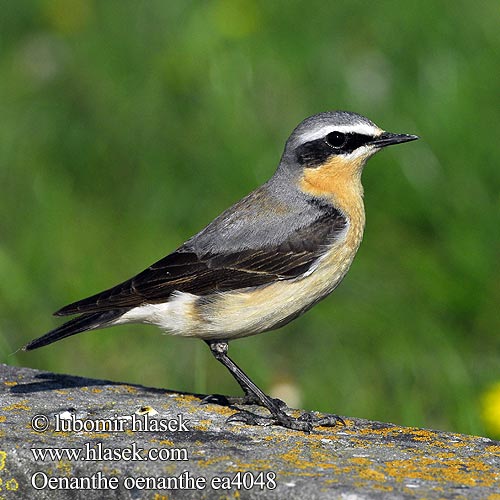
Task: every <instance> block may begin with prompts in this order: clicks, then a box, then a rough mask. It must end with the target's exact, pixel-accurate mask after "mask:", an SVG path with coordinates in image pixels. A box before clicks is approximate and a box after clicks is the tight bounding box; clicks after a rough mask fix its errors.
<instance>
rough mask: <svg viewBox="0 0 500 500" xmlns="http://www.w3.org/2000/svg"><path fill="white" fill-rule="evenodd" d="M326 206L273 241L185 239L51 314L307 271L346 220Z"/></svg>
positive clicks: (159, 299)
mask: <svg viewBox="0 0 500 500" xmlns="http://www.w3.org/2000/svg"><path fill="white" fill-rule="evenodd" d="M335 215H336V216H334V217H332V213H331V212H330V213H329V214H328V215H324V216H322V217H320V218H318V219H317V220H315V221H314V222H312V223H311V224H309V225H308V226H305V227H302V228H299V229H297V230H295V231H293V232H291V233H290V234H289V235H288V237H287V238H286V239H285V240H284V241H283V242H281V243H280V244H278V245H274V246H270V247H264V248H259V249H257V250H254V249H246V250H239V251H236V252H227V253H224V254H215V255H214V254H205V255H198V254H197V253H196V252H194V251H192V250H191V249H190V248H189V246H188V245H183V246H182V247H180V248H179V249H178V250H177V251H175V252H173V253H171V254H170V255H168V256H167V257H165V258H163V259H161V260H160V261H158V262H156V263H155V264H153V265H152V266H151V267H149V268H148V269H146V270H145V271H143V272H142V273H140V274H138V275H137V276H135V277H134V278H131V279H130V280H128V281H125V282H124V283H121V284H120V285H117V286H115V287H113V288H110V289H109V290H106V291H104V292H101V293H98V294H96V295H93V296H92V297H89V298H87V299H83V300H80V301H78V302H75V303H73V304H70V305H68V306H66V307H63V308H62V309H61V310H59V311H58V312H57V313H56V314H57V315H66V314H76V313H87V312H97V311H106V310H110V309H130V308H133V307H136V306H139V305H142V304H145V303H161V302H166V301H167V300H168V298H169V297H170V295H172V293H173V292H175V291H179V292H189V293H192V294H195V295H208V294H210V293H214V292H224V291H229V290H237V289H241V288H246V287H253V286H259V285H265V284H269V283H272V282H275V281H277V280H285V279H292V278H296V277H299V276H300V275H302V274H304V273H306V272H307V271H308V270H309V269H310V267H311V266H312V265H313V264H314V262H315V261H316V260H317V259H318V258H319V257H320V256H321V255H322V254H323V253H324V252H325V250H326V249H327V248H328V246H329V245H330V244H331V243H332V242H333V241H334V240H335V238H336V237H338V234H339V233H340V232H341V231H342V230H343V229H344V227H345V226H346V220H345V218H344V217H343V216H342V215H341V214H340V213H339V212H336V214H335Z"/></svg>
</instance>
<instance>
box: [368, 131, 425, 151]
mask: <svg viewBox="0 0 500 500" xmlns="http://www.w3.org/2000/svg"><path fill="white" fill-rule="evenodd" d="M417 139H420V137H419V136H418V135H410V134H393V133H392V132H383V133H382V134H380V135H379V136H378V137H377V138H376V139H374V140H373V141H370V143H369V144H371V145H373V146H376V147H377V148H385V147H386V146H391V145H392V144H401V143H402V142H409V141H416V140H417Z"/></svg>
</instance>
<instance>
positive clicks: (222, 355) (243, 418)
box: [206, 340, 342, 432]
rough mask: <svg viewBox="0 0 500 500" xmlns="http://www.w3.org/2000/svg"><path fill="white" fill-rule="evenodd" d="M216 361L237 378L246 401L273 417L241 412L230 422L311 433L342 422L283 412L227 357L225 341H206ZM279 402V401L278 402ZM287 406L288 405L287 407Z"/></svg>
mask: <svg viewBox="0 0 500 500" xmlns="http://www.w3.org/2000/svg"><path fill="white" fill-rule="evenodd" d="M206 342H207V344H208V346H209V347H210V350H211V351H212V354H213V355H214V357H215V359H216V360H217V361H219V362H220V363H222V364H223V365H224V366H225V367H226V368H227V369H228V370H229V372H230V373H231V375H232V376H233V377H234V378H235V380H236V381H237V382H238V384H239V385H240V386H241V388H242V389H243V391H244V392H245V399H250V400H251V401H256V402H257V404H260V405H261V406H264V407H265V408H267V409H268V410H269V412H270V413H271V417H263V416H260V415H257V414H255V413H251V412H249V411H239V412H238V413H235V414H234V415H231V416H230V417H229V418H228V420H227V421H228V422H237V421H238V422H244V423H247V424H251V425H272V424H276V425H281V426H283V427H286V428H288V429H294V430H300V431H305V432H310V431H311V430H312V428H313V426H314V425H329V426H333V425H335V424H336V423H337V422H338V421H340V422H342V419H340V417H337V416H336V415H329V416H327V417H324V418H318V417H315V416H314V415H312V414H311V413H305V414H304V415H302V416H301V417H299V418H294V417H291V416H289V415H287V414H286V413H285V412H284V411H283V405H281V404H280V403H281V402H280V403H278V402H277V400H275V399H273V398H270V397H269V396H267V395H266V394H265V393H264V392H263V391H262V390H261V389H259V388H258V387H257V386H256V385H255V384H254V383H253V382H252V381H251V380H250V378H249V377H248V376H247V375H246V374H245V372H244V371H243V370H242V369H241V368H240V367H239V366H238V365H237V364H236V363H235V362H234V361H233V360H232V359H231V358H230V357H229V356H228V355H227V351H228V344H227V342H223V341H217V340H216V341H209V340H207V341H206ZM278 401H279V400H278ZM285 406H286V405H285Z"/></svg>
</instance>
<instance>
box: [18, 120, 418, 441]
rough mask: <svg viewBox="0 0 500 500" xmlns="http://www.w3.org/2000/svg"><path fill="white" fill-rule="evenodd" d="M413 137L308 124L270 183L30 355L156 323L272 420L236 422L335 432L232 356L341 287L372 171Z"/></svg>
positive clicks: (371, 127) (245, 417) (84, 304)
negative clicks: (86, 335) (261, 384)
mask: <svg viewBox="0 0 500 500" xmlns="http://www.w3.org/2000/svg"><path fill="white" fill-rule="evenodd" d="M415 139H418V137H417V136H415V135H407V134H393V133H390V132H385V131H383V130H382V129H380V128H379V127H377V126H376V125H375V124H374V123H372V122H371V121H370V120H368V119H367V118H365V117H363V116H360V115H358V114H355V113H350V112H346V111H333V112H327V113H320V114H317V115H314V116H312V117H310V118H307V119H306V120H304V121H303V122H302V123H301V124H300V125H299V126H298V127H297V128H296V129H295V130H294V131H293V132H292V134H291V136H290V137H289V139H288V141H287V142H286V145H285V150H284V152H283V155H282V157H281V161H280V163H279V165H278V168H277V170H276V172H275V174H274V175H273V177H271V179H270V180H269V181H267V182H266V183H265V184H264V185H262V186H261V187H259V188H257V189H256V190H255V191H253V192H252V193H250V194H249V195H247V196H246V197H245V198H243V199H242V200H240V201H239V202H237V203H236V204H235V205H233V206H232V207H231V208H229V209H227V210H226V211H225V212H223V213H222V214H221V215H219V216H218V217H217V218H216V219H214V220H213V221H212V222H211V223H210V224H209V225H208V226H206V227H205V228H204V229H202V230H201V231H200V232H199V233H198V234H196V235H195V236H193V237H192V238H191V239H189V240H188V241H186V243H184V244H183V245H182V246H180V247H179V248H178V249H177V250H175V251H174V252H173V253H171V254H170V255H168V256H167V257H165V258H163V259H161V260H160V261H158V262H156V263H155V264H153V265H152V266H150V267H148V268H147V269H146V270H145V271H143V272H141V273H139V274H138V275H137V276H134V277H133V278H131V279H129V280H127V281H124V282H123V283H121V284H119V285H117V286H115V287H113V288H110V289H108V290H105V291H103V292H101V293H98V294H96V295H93V296H91V297H89V298H86V299H83V300H79V301H77V302H74V303H72V304H70V305H68V306H66V307H63V308H62V309H60V310H59V311H57V312H56V313H55V314H56V315H57V316H65V315H71V314H78V315H79V316H77V317H76V318H73V319H71V320H70V321H68V322H67V323H64V324H63V325H62V326H60V327H58V328H56V329H54V330H52V331H50V332H48V333H47V334H45V335H43V336H42V337H40V338H38V339H36V340H33V341H31V342H30V343H29V344H27V345H26V346H25V347H24V349H25V350H32V349H36V348H38V347H42V346H44V345H47V344H50V343H52V342H55V341H56V340H60V339H62V338H65V337H69V336H70V335H75V334H76V333H80V332H84V331H87V330H94V329H97V328H104V327H108V326H113V325H121V324H125V323H148V324H152V325H156V326H158V327H160V328H161V329H162V330H165V331H167V332H169V333H171V334H174V335H181V336H186V337H198V338H200V339H203V340H204V341H205V342H206V343H207V344H208V345H209V347H210V349H211V351H212V354H213V355H214V356H215V358H216V359H217V360H218V361H220V362H221V363H222V364H223V365H224V366H226V368H228V370H229V371H230V373H231V374H232V375H233V377H234V378H235V379H236V381H237V382H238V383H239V384H240V386H241V387H242V389H243V391H244V392H245V398H243V403H253V404H259V405H261V406H264V407H266V408H267V409H268V410H269V412H270V413H271V415H270V416H269V417H262V416H259V415H256V414H254V413H250V412H248V411H239V412H238V413H236V414H234V415H232V417H230V420H233V421H235V420H238V421H243V422H246V423H257V424H262V425H264V424H278V425H281V426H284V427H287V428H290V429H297V430H304V431H310V430H311V429H312V427H313V426H315V425H335V423H336V422H337V421H338V420H339V418H338V417H336V416H335V415H327V416H323V417H318V416H315V415H313V414H312V413H309V412H306V413H305V414H303V415H302V416H301V417H299V418H294V417H291V416H290V415H288V414H287V413H286V412H285V405H284V403H282V402H280V401H279V400H275V399H272V398H270V397H269V396H267V395H266V394H264V392H263V391H261V390H260V389H259V388H258V387H257V386H256V385H255V384H254V383H253V382H252V381H251V380H250V379H249V378H248V376H247V375H246V374H245V373H244V372H243V371H242V370H241V369H240V368H239V367H238V366H237V365H236V364H235V363H234V362H233V361H232V360H231V359H230V358H229V357H228V355H227V351H228V341H230V340H233V339H237V338H240V337H245V336H248V335H255V334H257V333H261V332H265V331H268V330H274V329H276V328H279V327H281V326H283V325H286V324H287V323H288V322H290V321H291V320H293V319H294V318H297V317H298V316H300V315H301V314H303V313H304V312H306V311H307V310H308V309H310V308H311V307H312V306H313V305H314V304H316V303H317V302H318V301H320V300H321V299H323V298H324V297H326V296H327V295H328V294H329V293H330V292H332V291H333V290H334V289H335V287H336V286H337V285H338V284H339V283H340V281H341V280H342V278H343V277H344V276H345V274H346V273H347V271H348V269H349V266H350V265H351V263H352V260H353V258H354V255H355V254H356V251H357V250H358V247H359V245H360V243H361V239H362V236H363V230H364V226H365V211H364V206H363V187H362V185H361V173H362V171H363V167H364V165H365V163H366V161H367V160H368V158H370V157H371V156H372V155H374V154H375V153H376V152H377V151H380V149H382V148H384V147H386V146H390V145H392V144H399V143H402V142H408V141H413V140H415Z"/></svg>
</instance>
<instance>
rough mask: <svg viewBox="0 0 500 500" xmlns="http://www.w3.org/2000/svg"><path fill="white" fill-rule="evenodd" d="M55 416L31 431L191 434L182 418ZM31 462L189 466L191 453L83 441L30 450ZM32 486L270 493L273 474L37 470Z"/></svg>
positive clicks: (39, 420)
mask: <svg viewBox="0 0 500 500" xmlns="http://www.w3.org/2000/svg"><path fill="white" fill-rule="evenodd" d="M65 413H67V414H63V415H56V416H55V418H54V422H51V420H50V419H49V418H48V417H47V416H46V415H35V416H34V417H33V418H32V419H31V427H32V429H33V430H35V431H37V432H45V431H47V430H48V429H49V428H52V429H53V430H54V431H56V432H68V431H73V432H93V433H95V432H97V433H98V432H110V431H125V430H132V431H140V432H141V431H142V432H144V431H146V432H147V431H153V432H156V431H170V432H172V433H176V432H187V431H189V427H188V423H189V420H185V419H184V418H183V416H182V415H180V414H179V415H177V416H176V417H175V418H172V419H161V418H150V417H149V416H148V415H147V414H146V415H141V416H136V415H133V416H126V417H121V416H117V415H115V417H114V418H110V419H94V420H92V419H85V420H81V419H78V418H76V417H75V416H74V415H72V414H69V413H68V412H65ZM31 453H32V456H33V459H34V460H35V461H36V462H38V463H40V462H48V461H50V462H60V461H66V460H67V461H76V462H78V461H92V462H100V461H121V460H123V461H127V462H128V461H153V462H154V461H171V462H187V461H189V454H188V450H187V448H174V447H168V448H167V447H161V448H148V449H146V448H141V447H139V446H137V443H136V442H132V443H130V445H129V446H122V447H108V446H104V444H103V443H101V442H97V443H91V442H86V443H84V444H83V445H82V446H79V447H73V448H59V447H58V448H56V447H50V448H49V447H47V448H31ZM31 486H32V487H33V488H34V489H36V490H45V489H47V490H90V489H93V490H95V489H97V490H116V489H118V488H119V487H120V486H121V487H123V488H125V489H127V490H130V489H139V490H204V489H205V488H211V489H213V490H226V491H227V490H231V489H236V490H242V489H243V490H250V489H253V488H257V489H260V490H264V489H266V490H274V489H275V488H276V486H277V484H276V473H275V472H273V471H267V472H259V473H253V472H250V471H239V472H236V473H234V474H232V475H227V476H214V477H211V478H207V477H204V476H195V475H192V474H191V473H190V472H189V471H186V470H184V471H183V472H182V473H181V474H178V475H172V476H139V477H134V476H125V477H118V476H115V475H110V476H107V475H105V474H104V473H103V472H100V471H99V472H95V473H94V474H92V475H88V476H71V475H70V476H67V475H65V476H53V475H52V474H50V475H49V474H47V473H46V472H43V471H37V472H35V473H34V474H32V476H31Z"/></svg>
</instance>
